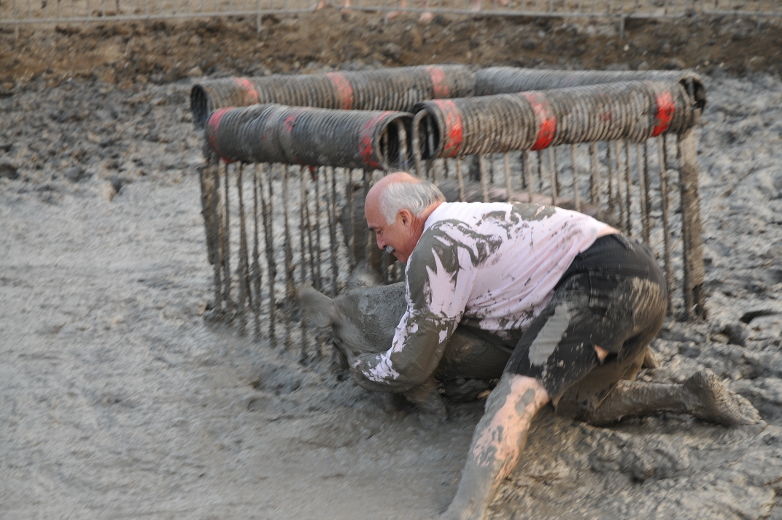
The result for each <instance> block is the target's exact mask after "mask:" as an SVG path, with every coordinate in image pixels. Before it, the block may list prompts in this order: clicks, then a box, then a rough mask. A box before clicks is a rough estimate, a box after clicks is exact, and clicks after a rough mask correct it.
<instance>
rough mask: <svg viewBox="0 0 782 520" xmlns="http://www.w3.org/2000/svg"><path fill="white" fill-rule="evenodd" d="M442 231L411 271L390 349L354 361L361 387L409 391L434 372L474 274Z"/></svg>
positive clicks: (431, 235)
mask: <svg viewBox="0 0 782 520" xmlns="http://www.w3.org/2000/svg"><path fill="white" fill-rule="evenodd" d="M460 245H461V244H457V243H455V241H454V239H453V237H451V236H449V234H448V233H447V232H446V229H444V227H443V226H439V227H438V228H436V229H434V230H433V229H429V230H427V232H425V233H424V234H423V235H422V237H421V240H420V241H419V243H418V245H417V247H416V248H415V250H414V251H413V254H412V256H411V257H410V260H409V261H408V266H407V269H406V274H407V284H406V298H407V310H406V311H405V313H404V315H403V316H402V319H401V320H400V322H399V325H398V326H397V328H396V332H395V334H394V340H393V342H392V344H391V348H389V349H388V350H387V351H385V352H383V353H380V354H367V355H362V356H359V357H357V358H356V359H355V360H354V362H353V369H354V370H353V373H354V376H355V378H356V380H357V382H358V383H359V384H360V385H361V386H363V387H365V388H367V389H370V390H382V391H395V392H404V391H406V390H409V389H410V388H413V387H415V386H418V385H420V384H421V383H423V382H424V381H426V380H427V379H428V378H429V377H430V376H431V375H432V373H434V371H435V369H436V368H437V365H438V364H439V362H440V359H441V358H442V356H443V353H444V352H445V345H446V343H447V341H448V338H449V337H450V336H451V334H452V333H453V331H454V329H456V326H457V325H458V324H459V321H460V320H461V317H462V314H463V313H464V309H465V306H466V304H467V300H468V298H469V296H470V293H471V291H472V286H473V283H474V279H475V272H474V271H475V270H474V267H473V265H472V262H470V260H469V253H467V252H466V250H465V249H464V248H463V247H460Z"/></svg>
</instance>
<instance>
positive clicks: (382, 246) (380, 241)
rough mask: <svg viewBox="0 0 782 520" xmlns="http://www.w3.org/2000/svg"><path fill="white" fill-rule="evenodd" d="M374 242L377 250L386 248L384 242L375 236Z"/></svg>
mask: <svg viewBox="0 0 782 520" xmlns="http://www.w3.org/2000/svg"><path fill="white" fill-rule="evenodd" d="M375 242H377V248H378V249H383V248H385V247H386V243H385V241H383V240H381V239H380V237H379V236H377V235H375Z"/></svg>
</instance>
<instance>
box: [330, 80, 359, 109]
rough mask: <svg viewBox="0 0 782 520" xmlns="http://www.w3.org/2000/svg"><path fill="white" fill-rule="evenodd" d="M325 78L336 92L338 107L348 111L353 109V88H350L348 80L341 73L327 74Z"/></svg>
mask: <svg viewBox="0 0 782 520" xmlns="http://www.w3.org/2000/svg"><path fill="white" fill-rule="evenodd" d="M326 77H328V78H329V80H330V81H331V84H332V85H334V88H335V89H336V90H337V96H338V97H339V104H340V105H339V107H340V108H341V109H342V110H350V109H351V108H353V87H351V86H350V82H349V81H348V78H346V77H345V75H344V74H342V73H341V72H327V73H326Z"/></svg>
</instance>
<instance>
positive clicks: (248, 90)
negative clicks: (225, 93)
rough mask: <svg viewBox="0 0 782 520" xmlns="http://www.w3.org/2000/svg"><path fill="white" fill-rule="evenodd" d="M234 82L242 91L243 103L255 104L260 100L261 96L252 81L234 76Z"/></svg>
mask: <svg viewBox="0 0 782 520" xmlns="http://www.w3.org/2000/svg"><path fill="white" fill-rule="evenodd" d="M234 82H236V84H237V85H238V86H239V88H241V89H242V91H243V93H244V104H245V105H256V104H258V103H259V102H260V99H261V97H260V95H259V94H258V91H257V90H256V89H255V85H253V82H252V81H250V80H249V79H247V78H234Z"/></svg>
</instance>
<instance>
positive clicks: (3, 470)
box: [0, 57, 782, 519]
mask: <svg viewBox="0 0 782 520" xmlns="http://www.w3.org/2000/svg"><path fill="white" fill-rule="evenodd" d="M429 58H431V57H429ZM429 58H427V59H429ZM486 64H487V65H488V64H489V63H486ZM706 80H707V88H708V92H709V104H708V106H707V109H706V113H705V117H704V123H705V125H704V127H703V130H702V135H701V144H700V155H699V159H700V163H701V167H702V174H701V190H700V191H701V197H702V203H701V206H702V215H703V221H704V239H705V243H706V251H705V256H706V262H707V264H706V277H707V290H708V295H709V297H708V309H709V312H710V318H709V320H708V321H707V322H703V323H679V322H676V321H675V320H673V319H671V320H669V321H668V322H667V324H666V326H665V329H664V330H663V332H662V334H661V337H660V338H659V339H657V340H656V341H655V343H654V348H655V350H656V351H657V353H658V357H659V358H660V359H661V361H662V365H663V366H664V367H665V368H666V370H667V372H666V374H667V375H664V376H661V377H669V378H671V379H674V380H683V379H684V378H686V377H687V376H688V375H690V374H691V373H692V372H693V371H694V370H696V369H700V368H708V369H711V370H713V371H714V372H715V373H716V374H717V375H719V376H720V377H722V378H724V379H725V380H726V381H728V383H729V386H730V387H731V388H732V389H734V390H735V391H737V392H739V393H741V394H742V395H744V396H746V397H747V398H748V399H749V400H750V401H752V403H753V404H754V405H755V406H756V407H757V408H758V410H760V412H761V414H762V416H763V417H764V419H765V421H766V422H767V424H766V425H761V426H751V427H742V428H735V429H727V428H724V427H721V426H715V425H711V424H707V423H703V422H700V421H696V420H693V419H691V418H687V417H677V416H661V417H654V418H646V419H642V420H629V421H626V422H624V423H622V424H620V425H617V426H614V427H608V428H597V427H591V426H587V425H584V424H581V423H575V422H572V421H569V420H564V419H560V418H556V417H554V416H553V415H552V414H551V413H550V412H548V411H546V412H544V413H543V414H542V416H541V417H540V418H539V420H538V421H537V422H536V424H535V426H534V429H533V432H532V434H531V435H530V440H529V445H528V450H527V451H526V452H525V455H524V461H523V463H522V464H521V465H520V467H519V468H518V470H517V471H516V472H515V473H513V475H512V476H511V478H509V479H508V480H507V481H506V482H505V483H504V484H503V486H502V488H501V490H500V493H499V495H498V497H497V499H496V501H495V502H494V504H493V507H492V518H497V519H510V518H520V517H528V516H529V517H532V516H533V515H534V517H536V518H538V519H549V518H550V519H555V518H631V517H632V518H644V519H646V518H678V519H702V518H724V519H782V499H780V495H781V494H782V340H781V339H780V338H781V337H782V264H780V258H782V216H781V215H782V137H781V136H782V80H780V78H779V77H778V76H775V75H768V74H765V73H761V72H756V73H752V74H749V75H738V74H735V73H730V72H719V71H713V72H712V73H711V74H709V75H708V76H707V77H706ZM189 86H190V82H189V81H176V82H171V83H166V82H162V83H160V84H143V85H135V86H132V87H118V86H117V85H115V84H113V83H107V82H104V81H103V80H100V79H97V78H75V79H72V80H66V81H61V82H58V83H57V84H56V85H55V86H51V85H47V82H46V81H45V80H43V79H34V80H32V81H29V82H24V83H22V82H20V83H18V84H16V85H15V86H13V88H11V90H9V91H6V93H5V95H4V96H3V97H2V98H0V111H2V113H3V125H2V127H1V128H0V150H2V155H0V358H1V359H2V363H0V424H2V426H0V517H2V518H14V519H15V518H221V519H223V518H237V519H245V518H261V519H267V518H268V519H287V518H301V519H320V518H350V519H368V518H379V519H386V518H387V519H392V518H399V519H426V518H433V517H435V516H436V514H437V513H438V512H439V511H441V510H442V509H444V507H445V506H446V505H447V504H448V502H449V501H450V498H451V496H452V494H453V493H454V492H455V489H456V484H457V482H458V478H459V472H460V470H461V467H462V463H463V461H464V456H465V452H466V449H467V446H468V444H469V440H470V436H471V434H472V429H473V427H474V425H475V424H476V422H477V421H478V418H479V417H480V414H481V411H482V403H481V402H477V403H467V404H459V405H452V406H451V415H452V418H451V420H450V421H449V422H448V423H446V424H444V425H439V426H434V427H430V428H429V429H426V428H424V427H423V426H422V425H421V424H420V422H419V419H418V417H417V416H416V414H415V413H409V412H405V411H399V410H395V409H391V408H390V407H389V406H388V404H387V402H386V401H385V400H384V399H382V398H381V397H380V396H378V395H372V394H369V393H367V392H365V391H363V390H361V389H360V388H358V387H356V386H355V385H354V384H353V383H352V382H351V381H350V380H347V381H339V380H338V379H337V378H336V377H335V376H334V375H333V374H332V373H331V372H330V371H329V370H328V366H327V363H325V362H323V363H311V364H309V365H307V366H301V365H300V364H299V363H298V362H297V357H298V355H297V353H294V352H290V353H288V352H284V351H283V349H282V347H281V346H275V345H269V344H267V343H264V342H260V343H255V342H252V341H250V340H249V339H245V338H240V337H237V335H236V334H235V332H234V330H232V329H230V328H224V327H221V326H218V325H214V324H210V323H208V322H206V321H205V320H204V319H203V317H202V315H203V313H204V311H205V308H206V302H207V300H208V298H209V295H210V291H211V282H210V276H211V267H210V266H209V265H208V264H207V260H206V249H205V245H204V230H203V224H202V219H201V215H200V202H199V188H198V180H197V177H196V175H195V167H196V166H197V165H198V164H199V162H200V145H201V143H200V140H199V138H198V136H197V135H196V134H195V132H194V131H193V130H192V125H191V121H190V116H189V113H188V111H187V93H188V90H189Z"/></svg>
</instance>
